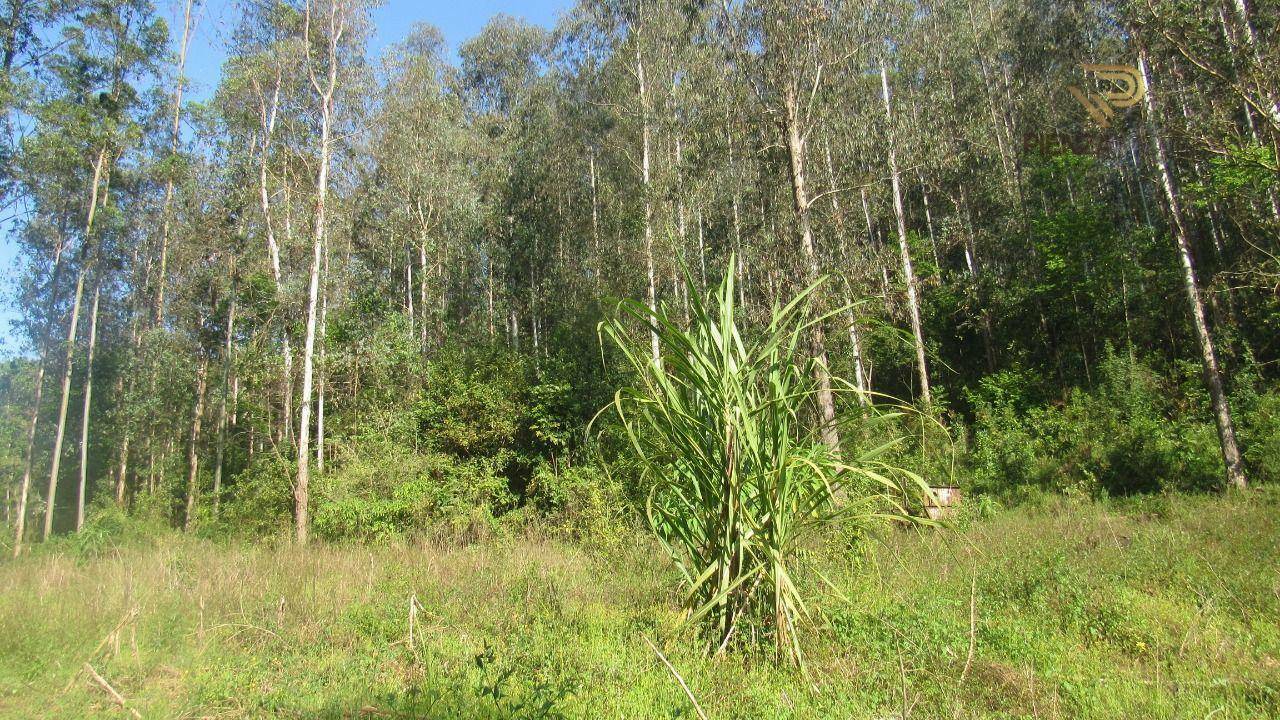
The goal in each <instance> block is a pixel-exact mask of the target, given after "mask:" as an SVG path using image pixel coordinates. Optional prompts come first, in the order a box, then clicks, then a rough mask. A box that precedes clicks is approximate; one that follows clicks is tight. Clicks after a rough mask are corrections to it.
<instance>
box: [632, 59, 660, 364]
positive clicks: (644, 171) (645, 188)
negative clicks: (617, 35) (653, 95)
mask: <svg viewBox="0 0 1280 720" xmlns="http://www.w3.org/2000/svg"><path fill="white" fill-rule="evenodd" d="M641 45H642V43H641V42H640V39H639V38H636V78H637V80H638V81H639V85H640V146H641V154H640V172H641V193H642V194H643V195H644V263H645V272H646V274H647V278H648V283H649V284H648V289H647V294H646V295H645V304H646V305H648V306H649V312H650V313H651V314H652V313H655V312H657V309H658V285H657V271H656V269H655V267H654V260H653V188H652V187H651V184H650V176H649V101H648V97H647V93H648V88H647V87H646V85H645V79H644V56H643V55H642V54H641V52H640V47H641ZM649 351H650V353H651V354H652V356H653V364H654V365H655V366H656V367H662V353H661V349H660V348H659V347H658V331H657V330H654V329H650V331H649Z"/></svg>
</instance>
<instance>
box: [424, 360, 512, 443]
mask: <svg viewBox="0 0 1280 720" xmlns="http://www.w3.org/2000/svg"><path fill="white" fill-rule="evenodd" d="M527 386H528V382H527V377H526V372H525V368H524V363H523V362H522V361H521V360H520V358H519V357H517V356H513V355H510V354H507V353H499V352H491V353H485V354H479V353H474V352H473V353H460V352H453V351H449V352H442V353H441V355H440V356H439V357H437V358H436V359H435V360H433V361H432V362H431V363H429V364H428V366H427V372H426V380H425V384H424V389H423V391H422V394H421V396H420V397H419V399H418V401H417V405H416V407H415V408H414V413H415V415H416V417H417V420H418V428H419V433H420V437H421V439H422V440H423V441H424V442H425V443H426V445H427V447H429V448H431V449H434V450H438V451H440V452H445V453H449V454H450V455H455V456H457V457H460V458H475V457H490V458H500V457H502V458H504V459H505V457H504V456H509V455H510V454H511V453H513V452H514V451H515V449H516V447H517V443H518V440H519V439H520V438H519V435H520V432H521V430H522V424H523V423H522V420H523V419H524V418H525V416H526V415H527V407H528V400H527V394H528V387H527Z"/></svg>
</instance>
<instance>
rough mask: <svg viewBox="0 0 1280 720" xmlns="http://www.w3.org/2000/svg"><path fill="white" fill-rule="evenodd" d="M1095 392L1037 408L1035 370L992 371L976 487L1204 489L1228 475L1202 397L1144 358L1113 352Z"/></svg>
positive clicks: (980, 404)
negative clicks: (1032, 396) (1031, 391)
mask: <svg viewBox="0 0 1280 720" xmlns="http://www.w3.org/2000/svg"><path fill="white" fill-rule="evenodd" d="M1099 376H1100V382H1099V384H1098V387H1097V388H1096V389H1094V390H1093V391H1083V390H1079V389H1077V390H1075V391H1074V392H1072V393H1070V395H1069V396H1068V397H1067V398H1066V399H1065V400H1064V401H1061V402H1058V403H1053V404H1050V405H1047V406H1040V407H1028V405H1027V403H1026V402H1025V401H1024V398H1025V397H1026V396H1027V393H1025V392H1023V391H1022V390H1021V389H1020V388H1021V387H1022V386H1024V385H1025V384H1026V383H1027V382H1029V381H1028V378H1027V377H1026V376H1025V375H1023V374H1021V373H1017V372H1003V373H997V374H996V375H994V376H992V377H990V378H986V379H984V380H983V382H982V385H981V386H980V388H979V389H978V391H977V392H975V393H972V394H971V396H970V401H971V402H972V403H973V405H974V407H975V408H976V411H977V412H976V414H977V419H976V423H975V425H974V433H973V434H974V452H973V455H972V456H971V458H970V462H971V465H972V471H973V475H974V479H975V485H976V487H977V489H979V490H980V491H985V492H994V493H996V494H999V495H1003V496H1005V497H1007V498H1011V499H1012V498H1016V497H1017V496H1019V495H1021V494H1025V488H1026V487H1028V486H1032V487H1038V488H1039V489H1041V490H1046V491H1050V492H1058V493H1076V494H1083V495H1089V496H1102V495H1129V494H1133V493H1150V492H1161V491H1167V490H1204V489H1207V488H1210V487H1213V486H1215V485H1217V484H1218V483H1219V482H1220V481H1221V475H1222V472H1221V459H1220V456H1219V454H1218V453H1219V451H1218V445H1217V435H1216V430H1215V428H1214V425H1213V422H1212V420H1211V419H1210V418H1209V417H1208V415H1207V412H1206V411H1205V410H1204V409H1203V408H1204V407H1205V406H1206V402H1203V398H1200V397H1198V396H1196V395H1192V394H1191V392H1190V391H1189V390H1188V388H1189V387H1194V386H1188V385H1186V384H1178V383H1175V382H1171V381H1167V380H1164V379H1162V378H1160V377H1159V376H1158V375H1157V374H1156V373H1155V372H1153V371H1152V370H1151V369H1149V368H1147V367H1146V366H1144V365H1142V364H1141V363H1139V362H1134V361H1130V360H1129V359H1128V358H1125V357H1121V356H1117V355H1114V354H1112V355H1108V356H1107V357H1106V358H1105V359H1104V360H1103V362H1102V363H1101V365H1100V367H1099Z"/></svg>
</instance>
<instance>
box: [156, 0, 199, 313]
mask: <svg viewBox="0 0 1280 720" xmlns="http://www.w3.org/2000/svg"><path fill="white" fill-rule="evenodd" d="M195 4H196V0H186V3H185V5H184V6H183V13H182V41H181V42H180V43H179V45H178V67H177V79H176V81H175V82H176V84H175V86H174V88H173V123H172V125H171V126H170V134H169V157H170V159H171V160H172V159H173V158H174V157H176V156H177V155H178V144H179V143H180V142H181V140H182V91H183V90H184V89H185V86H186V77H185V76H184V75H183V73H184V72H185V71H186V67H187V48H188V46H189V45H190V44H191V30H192V25H191V21H192V18H191V11H192V10H193V9H194V6H195ZM167 175H168V177H167V178H165V183H164V207H163V209H162V210H161V214H160V269H159V273H158V276H157V277H158V280H157V283H158V286H157V288H156V305H155V315H154V317H153V318H152V320H153V321H154V323H155V324H156V325H157V326H159V325H160V323H161V322H162V321H163V320H164V310H165V296H164V293H165V287H166V286H167V285H168V284H169V275H168V263H169V234H170V230H171V228H172V225H173V189H174V182H173V169H172V168H170V169H169V171H168V173H167Z"/></svg>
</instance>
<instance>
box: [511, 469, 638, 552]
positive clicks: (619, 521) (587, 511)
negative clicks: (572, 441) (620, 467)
mask: <svg viewBox="0 0 1280 720" xmlns="http://www.w3.org/2000/svg"><path fill="white" fill-rule="evenodd" d="M528 498H529V503H530V505H531V506H532V507H533V508H534V509H536V511H537V512H538V514H539V515H540V516H541V517H542V518H544V519H545V524H546V526H547V528H548V529H550V530H551V531H552V532H553V533H554V534H556V535H560V536H563V537H565V538H568V539H574V540H579V541H581V542H583V543H584V544H585V545H587V546H592V547H602V546H603V547H612V546H614V545H616V544H617V543H618V542H620V541H621V540H622V539H623V538H624V536H625V531H626V528H627V527H628V525H629V522H628V521H629V520H630V519H631V518H632V517H633V515H634V514H633V513H632V512H631V511H630V508H629V505H628V501H627V497H626V494H625V493H624V490H623V488H622V486H621V483H620V482H619V480H618V479H617V478H616V477H614V476H612V475H610V474H609V473H608V472H606V471H604V470H602V469H601V468H599V467H596V466H592V465H575V466H571V467H564V468H560V469H559V470H557V469H556V468H555V466H553V465H551V464H550V463H546V464H543V465H541V466H540V467H539V468H538V470H537V472H536V473H534V476H533V479H532V481H531V482H530V485H529V490H528Z"/></svg>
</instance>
